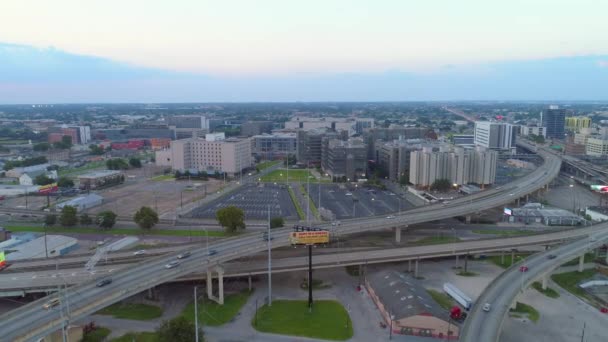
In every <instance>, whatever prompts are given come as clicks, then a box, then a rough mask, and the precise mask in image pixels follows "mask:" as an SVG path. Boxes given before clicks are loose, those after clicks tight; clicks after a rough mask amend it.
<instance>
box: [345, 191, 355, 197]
mask: <svg viewBox="0 0 608 342" xmlns="http://www.w3.org/2000/svg"><path fill="white" fill-rule="evenodd" d="M345 195H346V196H352V195H353V194H352V193H351V192H347V193H346V194H345Z"/></svg>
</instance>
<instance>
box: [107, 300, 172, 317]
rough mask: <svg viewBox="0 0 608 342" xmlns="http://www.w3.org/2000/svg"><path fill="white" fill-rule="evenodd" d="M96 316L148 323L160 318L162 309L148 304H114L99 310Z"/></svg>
mask: <svg viewBox="0 0 608 342" xmlns="http://www.w3.org/2000/svg"><path fill="white" fill-rule="evenodd" d="M97 314H99V315H108V316H113V317H114V318H122V319H134V320H138V321H149V320H151V319H155V318H158V317H160V316H161V315H162V314H163V309H162V308H161V307H159V306H155V305H148V304H139V303H116V304H112V305H110V306H108V307H105V308H103V309H101V310H99V311H98V312H97Z"/></svg>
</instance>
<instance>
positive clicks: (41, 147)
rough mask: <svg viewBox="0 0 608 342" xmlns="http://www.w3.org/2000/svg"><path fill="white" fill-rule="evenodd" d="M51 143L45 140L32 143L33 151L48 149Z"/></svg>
mask: <svg viewBox="0 0 608 342" xmlns="http://www.w3.org/2000/svg"><path fill="white" fill-rule="evenodd" d="M49 148H51V145H50V144H49V143H46V142H41V143H37V144H34V151H48V150H49Z"/></svg>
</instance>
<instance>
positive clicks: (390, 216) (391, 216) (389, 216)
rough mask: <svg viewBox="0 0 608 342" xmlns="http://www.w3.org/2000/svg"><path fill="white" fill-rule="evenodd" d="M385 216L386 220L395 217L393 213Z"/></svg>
mask: <svg viewBox="0 0 608 342" xmlns="http://www.w3.org/2000/svg"><path fill="white" fill-rule="evenodd" d="M386 218H387V219H388V220H392V219H394V218H395V215H388V216H387V217H386Z"/></svg>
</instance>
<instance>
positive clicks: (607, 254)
mask: <svg viewBox="0 0 608 342" xmlns="http://www.w3.org/2000/svg"><path fill="white" fill-rule="evenodd" d="M606 264H608V250H606Z"/></svg>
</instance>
